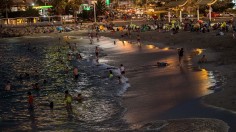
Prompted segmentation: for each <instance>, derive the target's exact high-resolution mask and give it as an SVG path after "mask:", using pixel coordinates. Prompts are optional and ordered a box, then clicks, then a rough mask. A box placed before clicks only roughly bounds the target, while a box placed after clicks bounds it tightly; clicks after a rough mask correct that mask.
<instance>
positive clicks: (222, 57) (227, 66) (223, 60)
mask: <svg viewBox="0 0 236 132" xmlns="http://www.w3.org/2000/svg"><path fill="white" fill-rule="evenodd" d="M149 32H157V31H149ZM144 33H145V32H144ZM182 33H184V34H186V33H189V34H191V33H190V32H183V31H181V32H180V33H178V34H182ZM121 34H123V33H121V32H118V33H116V35H114V34H109V33H101V35H102V36H106V37H111V38H113V39H121V40H125V41H136V38H135V37H136V35H135V36H134V37H131V38H120V35H121ZM135 34H137V33H135ZM141 34H142V33H141ZM157 34H158V35H159V34H162V33H159V32H158V33H157ZM163 34H169V36H167V37H165V38H170V32H167V33H163ZM178 34H177V35H178ZM199 34H200V35H201V34H203V33H198V34H196V33H193V34H192V35H199ZM205 34H207V33H205ZM158 35H157V37H158ZM210 35H212V33H211V34H210ZM226 35H227V36H219V37H227V38H230V35H231V34H230V33H228V34H226ZM141 36H142V35H141ZM162 36H165V35H162ZM172 36H173V37H176V36H175V35H172ZM145 37H146V36H145V35H144V38H145ZM216 37H218V36H216ZM151 38H152V39H153V38H154V37H151ZM146 40H147V38H145V39H144V40H143V41H142V40H141V41H142V43H144V44H148V43H151V44H154V45H156V46H157V47H158V46H162V47H173V48H177V47H180V46H185V47H186V48H193V49H194V48H202V49H206V50H207V52H206V53H207V54H210V56H209V57H210V58H209V59H210V60H211V61H213V63H209V64H203V66H204V67H206V68H207V69H210V70H213V71H219V72H220V73H221V74H222V75H223V76H224V77H226V79H227V81H226V83H225V84H224V85H223V86H221V87H222V89H223V90H222V91H220V92H214V94H209V95H206V96H204V97H203V99H202V100H203V102H204V103H206V104H209V105H213V106H216V107H222V108H225V109H229V111H236V106H235V107H230V106H228V105H227V106H226V105H224V103H225V102H224V103H223V102H215V101H216V99H217V100H220V99H222V98H220V97H222V96H224V95H222V94H224V92H225V90H228V85H229V86H230V87H233V86H232V85H235V83H234V82H232V81H231V80H233V78H232V76H233V77H234V78H236V75H234V74H235V73H234V72H236V69H235V68H234V67H235V64H236V63H235V62H232V60H234V59H233V58H228V56H229V55H228V54H225V53H227V50H226V51H225V49H226V48H227V45H226V46H223V45H221V47H217V46H215V47H212V45H213V44H211V45H207V46H204V45H202V44H200V45H199V46H198V45H197V44H194V45H187V44H186V42H185V43H183V44H181V42H180V41H179V40H176V41H175V40H174V39H170V40H163V39H162V40H161V39H159V40H161V41H158V39H157V40H151V41H150V40H149V41H146ZM217 40H218V39H217ZM224 40H225V39H224ZM192 41H193V40H192ZM221 41H222V40H221ZM231 41H232V42H231V43H230V44H231V45H232V44H233V43H234V42H236V39H233V38H231ZM157 42H158V43H157ZM228 42H229V41H228ZM195 43H196V42H195ZM219 43H220V42H217V43H216V45H220V44H219ZM235 48H236V46H235ZM208 50H209V52H208ZM233 57H234V56H233ZM229 59H231V60H229ZM193 61H194V62H195V63H197V60H196V58H195V59H194V60H193ZM231 70H233V71H234V72H232V71H231ZM227 94H228V93H227ZM234 101H235V102H234V103H235V104H236V97H235V98H234Z"/></svg>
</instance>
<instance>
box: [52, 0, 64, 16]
mask: <svg viewBox="0 0 236 132" xmlns="http://www.w3.org/2000/svg"><path fill="white" fill-rule="evenodd" d="M52 5H53V7H54V11H55V13H56V14H58V15H62V14H63V13H64V12H65V8H66V5H67V0H53V1H52Z"/></svg>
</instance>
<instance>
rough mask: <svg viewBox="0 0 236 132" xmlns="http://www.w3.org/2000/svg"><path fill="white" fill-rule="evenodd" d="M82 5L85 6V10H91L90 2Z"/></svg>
mask: <svg viewBox="0 0 236 132" xmlns="http://www.w3.org/2000/svg"><path fill="white" fill-rule="evenodd" d="M81 6H83V7H82V8H83V10H86V11H89V10H90V6H88V4H81Z"/></svg>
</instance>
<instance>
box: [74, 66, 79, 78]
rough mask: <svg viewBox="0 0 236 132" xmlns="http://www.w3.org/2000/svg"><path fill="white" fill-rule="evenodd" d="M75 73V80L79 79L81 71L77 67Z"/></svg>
mask: <svg viewBox="0 0 236 132" xmlns="http://www.w3.org/2000/svg"><path fill="white" fill-rule="evenodd" d="M73 73H74V78H75V79H78V77H79V70H78V68H77V67H75V68H74V70H73Z"/></svg>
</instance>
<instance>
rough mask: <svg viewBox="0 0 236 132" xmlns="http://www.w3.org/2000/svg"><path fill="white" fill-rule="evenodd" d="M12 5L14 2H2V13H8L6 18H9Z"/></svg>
mask: <svg viewBox="0 0 236 132" xmlns="http://www.w3.org/2000/svg"><path fill="white" fill-rule="evenodd" d="M12 4H13V1H12V0H0V11H1V12H2V13H6V16H5V17H6V18H7V17H8V12H9V11H10V9H11V6H12Z"/></svg>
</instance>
